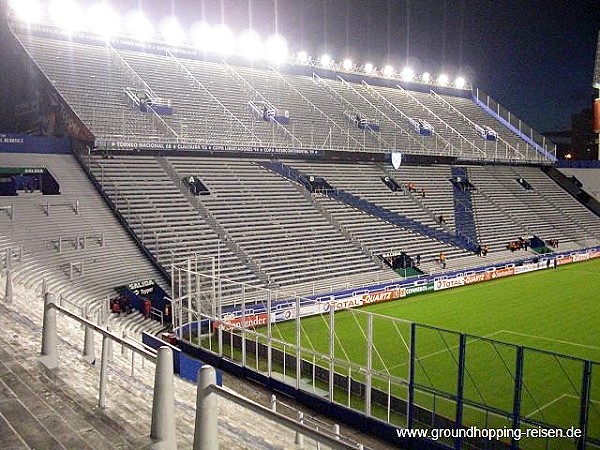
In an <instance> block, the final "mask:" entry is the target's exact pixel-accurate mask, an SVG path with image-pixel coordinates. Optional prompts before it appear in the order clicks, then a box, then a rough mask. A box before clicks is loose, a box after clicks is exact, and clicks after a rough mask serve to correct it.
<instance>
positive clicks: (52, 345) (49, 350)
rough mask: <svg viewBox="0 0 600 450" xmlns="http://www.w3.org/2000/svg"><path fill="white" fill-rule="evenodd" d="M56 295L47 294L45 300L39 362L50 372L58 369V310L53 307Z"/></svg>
mask: <svg viewBox="0 0 600 450" xmlns="http://www.w3.org/2000/svg"><path fill="white" fill-rule="evenodd" d="M53 303H54V294H51V293H50V292H48V293H46V296H45V298H44V319H43V325H42V356H40V357H39V361H40V362H41V363H42V364H43V365H44V366H45V367H46V368H47V369H50V370H54V369H56V368H57V367H58V335H57V333H56V309H54V308H53V307H52V305H53Z"/></svg>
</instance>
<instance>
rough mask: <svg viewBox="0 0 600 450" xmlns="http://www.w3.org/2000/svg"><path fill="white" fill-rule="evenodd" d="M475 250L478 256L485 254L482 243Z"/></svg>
mask: <svg viewBox="0 0 600 450" xmlns="http://www.w3.org/2000/svg"><path fill="white" fill-rule="evenodd" d="M475 252H476V253H477V256H483V248H482V247H481V245H478V246H477V249H476V250H475Z"/></svg>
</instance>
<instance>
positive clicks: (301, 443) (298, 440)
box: [295, 411, 304, 449]
mask: <svg viewBox="0 0 600 450" xmlns="http://www.w3.org/2000/svg"><path fill="white" fill-rule="evenodd" d="M298 423H299V424H300V425H303V424H304V413H302V411H298ZM295 443H296V445H297V446H298V448H300V449H303V448H304V436H303V435H302V434H301V433H300V432H299V431H296V439H295Z"/></svg>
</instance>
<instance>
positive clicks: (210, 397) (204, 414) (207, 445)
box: [192, 365, 219, 450]
mask: <svg viewBox="0 0 600 450" xmlns="http://www.w3.org/2000/svg"><path fill="white" fill-rule="evenodd" d="M216 383H217V373H216V372H215V368H214V367H211V366H208V365H204V366H202V367H201V368H200V370H199V371H198V390H197V396H196V425H195V430H194V446H193V447H192V448H193V450H218V448H219V434H218V428H219V427H218V421H217V394H215V393H214V392H212V387H213V386H214V385H215V384H216Z"/></svg>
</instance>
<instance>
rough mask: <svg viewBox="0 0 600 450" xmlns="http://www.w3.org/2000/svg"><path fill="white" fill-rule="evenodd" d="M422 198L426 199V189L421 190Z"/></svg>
mask: <svg viewBox="0 0 600 450" xmlns="http://www.w3.org/2000/svg"><path fill="white" fill-rule="evenodd" d="M421 197H423V198H425V188H421Z"/></svg>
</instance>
